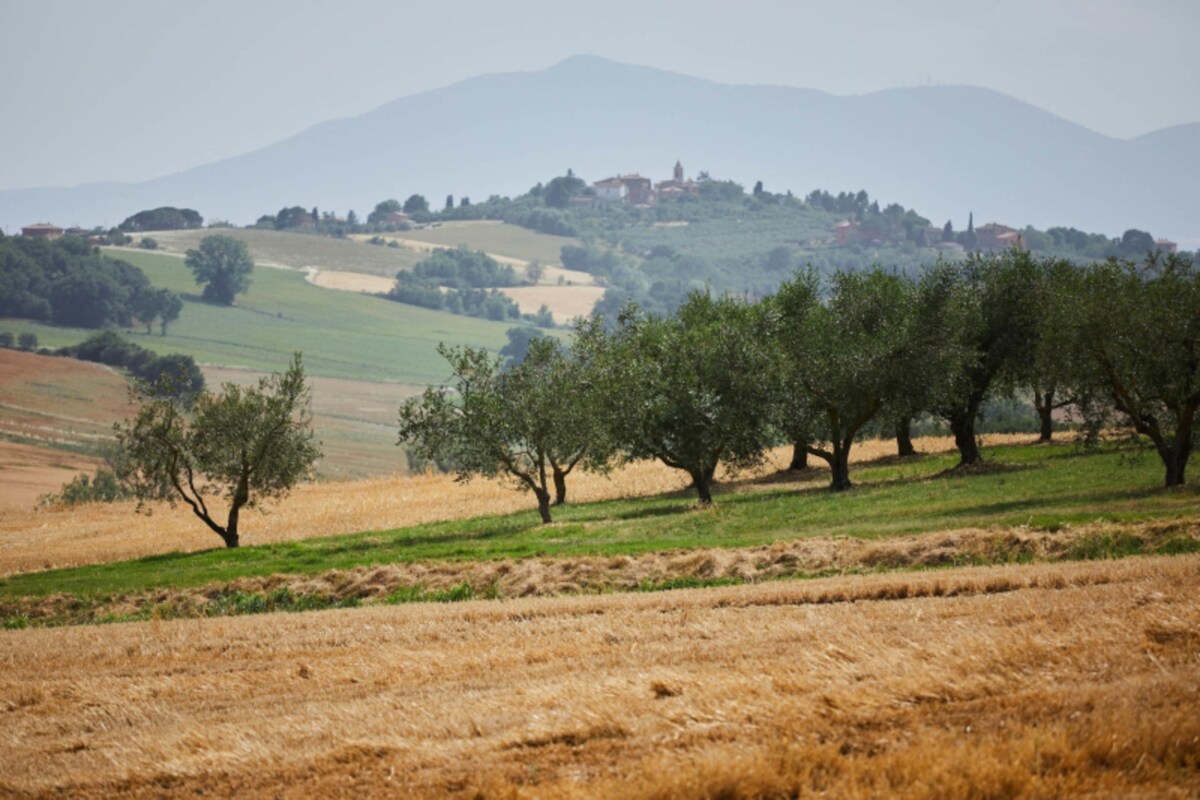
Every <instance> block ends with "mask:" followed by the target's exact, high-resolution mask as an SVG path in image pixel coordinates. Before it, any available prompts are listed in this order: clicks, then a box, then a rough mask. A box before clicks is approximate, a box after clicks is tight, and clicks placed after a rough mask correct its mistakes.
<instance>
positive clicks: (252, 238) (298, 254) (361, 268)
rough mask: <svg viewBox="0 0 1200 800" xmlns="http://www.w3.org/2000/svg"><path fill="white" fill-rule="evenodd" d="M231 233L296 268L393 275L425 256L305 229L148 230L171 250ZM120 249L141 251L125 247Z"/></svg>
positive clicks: (263, 258) (271, 260)
mask: <svg viewBox="0 0 1200 800" xmlns="http://www.w3.org/2000/svg"><path fill="white" fill-rule="evenodd" d="M214 234H219V235H221V236H232V237H233V238H234V239H238V240H240V241H243V242H245V243H246V246H247V247H248V248H249V249H250V255H251V256H252V257H253V258H254V260H255V261H258V262H263V263H267V264H278V265H281V266H285V267H292V268H294V269H304V268H305V267H317V268H318V269H322V270H340V271H345V272H364V273H368V274H371V275H385V276H387V277H389V278H394V277H395V276H396V273H397V272H399V271H400V270H402V269H412V266H413V264H416V263H417V262H418V261H420V260H421V259H422V258H424V256H423V255H422V254H420V253H416V252H413V251H411V250H405V249H401V248H395V247H377V246H375V245H368V244H365V243H363V242H360V241H355V240H352V239H334V238H332V237H329V236H315V235H310V234H302V233H285V232H283V231H267V230H258V229H253V228H220V229H212V230H209V229H206V230H197V231H159V232H155V233H149V234H146V235H147V236H149V237H151V238H153V239H154V240H155V241H156V242H158V245H159V248H160V249H162V250H164V251H166V252H168V253H177V254H183V253H186V252H187V251H188V250H189V249H191V248H194V247H197V246H199V244H200V240H201V239H203V238H204V237H206V236H212V235H214ZM121 252H134V253H136V252H138V251H127V250H122V251H121Z"/></svg>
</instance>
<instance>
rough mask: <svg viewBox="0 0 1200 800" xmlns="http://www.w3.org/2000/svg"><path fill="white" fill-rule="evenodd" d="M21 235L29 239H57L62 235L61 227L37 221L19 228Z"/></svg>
mask: <svg viewBox="0 0 1200 800" xmlns="http://www.w3.org/2000/svg"><path fill="white" fill-rule="evenodd" d="M21 235H22V236H28V237H29V238H30V239H59V238H61V237H62V235H63V229H62V228H60V227H58V226H57V225H51V224H50V223H49V222H38V223H35V224H33V225H26V226H25V227H24V228H21Z"/></svg>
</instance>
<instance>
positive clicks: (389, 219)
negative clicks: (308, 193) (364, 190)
mask: <svg viewBox="0 0 1200 800" xmlns="http://www.w3.org/2000/svg"><path fill="white" fill-rule="evenodd" d="M411 219H412V218H411V217H410V216H408V214H405V213H404V212H403V211H390V212H388V213H387V215H385V216H384V218H383V222H384V224H385V225H402V224H407V223H408V222H409V221H410V220H411ZM309 221H310V222H311V221H312V220H311V218H310V219H309Z"/></svg>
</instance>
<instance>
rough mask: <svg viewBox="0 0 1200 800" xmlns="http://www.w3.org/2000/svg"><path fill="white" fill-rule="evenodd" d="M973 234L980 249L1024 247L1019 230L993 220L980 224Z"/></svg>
mask: <svg viewBox="0 0 1200 800" xmlns="http://www.w3.org/2000/svg"><path fill="white" fill-rule="evenodd" d="M975 236H976V241H977V242H978V246H979V249H980V250H1007V249H1009V248H1010V247H1015V248H1017V249H1018V250H1024V249H1025V241H1024V240H1023V239H1022V237H1021V234H1020V232H1019V231H1017V230H1016V229H1015V228H1010V227H1008V226H1007V225H1000V224H998V223H995V222H989V223H988V224H987V225H980V226H979V227H978V228H976V229H975Z"/></svg>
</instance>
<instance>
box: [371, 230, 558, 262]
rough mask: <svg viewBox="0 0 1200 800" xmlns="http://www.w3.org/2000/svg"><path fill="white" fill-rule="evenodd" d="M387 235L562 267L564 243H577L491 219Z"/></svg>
mask: <svg viewBox="0 0 1200 800" xmlns="http://www.w3.org/2000/svg"><path fill="white" fill-rule="evenodd" d="M387 236H388V237H390V238H396V239H403V240H408V241H413V242H424V243H427V244H436V245H444V246H446V247H457V246H459V245H463V246H465V247H469V248H471V249H472V250H483V251H484V252H485V253H492V254H493V255H498V256H506V257H508V258H519V259H521V260H522V261H540V262H542V263H543V264H546V265H550V266H562V258H561V252H562V248H563V246H564V245H578V244H579V240H578V239H574V238H571V237H568V236H551V235H550V234H547V233H538V232H537V231H531V230H529V229H528V228H522V227H520V226H519V225H506V224H504V223H503V222H492V221H478V222H443V223H441V224H440V225H439V226H438V227H436V228H433V227H429V228H422V229H420V230H413V231H405V232H403V233H389V234H387Z"/></svg>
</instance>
